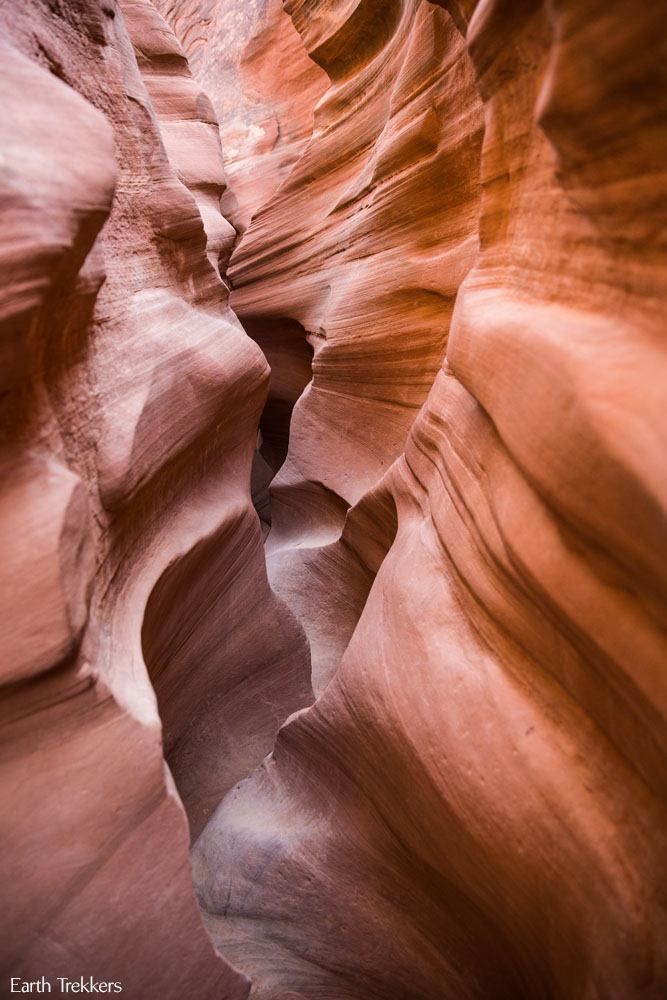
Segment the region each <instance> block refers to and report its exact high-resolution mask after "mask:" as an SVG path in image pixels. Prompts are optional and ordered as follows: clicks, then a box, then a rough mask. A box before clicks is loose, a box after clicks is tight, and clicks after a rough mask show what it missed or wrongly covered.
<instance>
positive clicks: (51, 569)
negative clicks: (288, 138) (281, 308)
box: [0, 0, 311, 1000]
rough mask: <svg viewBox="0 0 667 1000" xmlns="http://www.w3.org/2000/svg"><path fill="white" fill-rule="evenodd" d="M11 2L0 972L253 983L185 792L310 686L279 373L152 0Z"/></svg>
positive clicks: (250, 760) (247, 757)
mask: <svg viewBox="0 0 667 1000" xmlns="http://www.w3.org/2000/svg"><path fill="white" fill-rule="evenodd" d="M0 20H1V22H2V31H3V37H4V40H3V43H2V49H3V69H4V72H3V79H2V83H1V85H0V86H1V87H2V106H3V124H4V125H5V128H4V129H3V135H2V141H1V146H2V174H1V176H0V184H1V191H2V202H3V220H2V232H1V234H0V255H1V257H2V264H3V267H2V275H3V277H2V289H1V297H0V317H1V318H0V322H1V323H2V345H3V362H4V363H3V366H2V378H3V395H2V403H1V405H2V409H3V414H2V442H1V445H0V464H1V466H2V469H3V473H4V474H3V477H2V489H1V493H0V512H1V514H2V545H3V566H2V572H1V582H0V602H1V605H2V621H3V639H4V641H3V649H4V660H3V675H2V681H3V685H4V687H3V698H2V708H1V711H2V716H3V722H4V725H3V731H2V740H1V747H2V750H1V760H2V764H1V767H2V775H1V778H0V780H1V782H2V790H3V859H2V886H3V896H4V898H5V900H6V906H5V908H4V910H3V918H2V949H1V959H2V961H1V963H0V964H1V965H2V969H3V972H2V975H3V977H6V976H9V975H12V976H22V977H24V978H33V979H34V978H37V977H41V976H42V975H45V976H46V977H47V978H50V979H51V980H52V981H54V982H55V978H54V977H55V976H57V975H61V976H70V977H73V976H79V975H81V974H84V975H85V976H86V978H87V977H88V976H90V975H92V976H94V977H95V978H97V979H106V980H112V981H121V982H123V983H124V985H125V989H126V990H127V991H128V992H130V993H131V995H133V996H138V997H139V996H140V997H142V998H150V997H155V998H158V997H174V998H176V997H178V998H182V997H197V998H201V997H208V996H211V997H217V998H219V997H227V998H230V1000H231V998H241V997H244V996H246V995H247V992H248V988H249V983H248V981H247V979H246V978H245V977H244V976H243V975H242V974H240V973H237V972H236V971H235V970H234V969H233V968H232V967H231V966H229V964H228V963H226V962H225V961H223V960H222V959H220V958H219V957H218V956H216V955H215V952H214V950H213V948H212V946H211V944H210V942H209V941H208V939H207V936H206V933H205V931H204V928H203V926H202V923H201V918H200V916H199V913H198V910H197V907H196V903H195V898H194V894H193V892H192V887H191V870H190V864H189V856H188V830H187V822H186V818H185V814H184V812H183V807H182V804H181V798H182V800H183V801H184V803H185V806H186V809H187V811H188V813H189V818H190V822H191V829H192V831H193V833H196V832H197V831H198V829H199V828H200V827H201V825H202V824H203V822H204V821H205V819H206V817H207V815H208V813H209V812H210V810H211V809H212V807H213V806H214V805H215V804H216V803H217V802H218V801H219V800H220V798H221V796H222V795H224V793H225V792H226V791H227V790H228V789H229V788H230V787H232V786H233V784H234V783H235V782H236V781H237V780H238V778H239V777H240V776H243V775H246V774H247V773H248V772H249V771H250V770H251V769H252V768H253V767H254V766H256V765H257V764H258V763H259V762H260V761H261V760H262V758H263V757H264V755H265V754H266V753H267V751H268V750H269V749H270V748H271V746H272V744H273V741H274V738H275V733H276V731H277V728H278V726H279V725H280V724H281V722H282V721H283V720H284V718H285V716H286V715H288V714H289V713H290V712H292V711H293V710H294V709H295V708H298V707H301V706H303V705H305V704H307V703H308V701H309V700H310V698H311V693H310V683H309V658H308V650H307V646H306V642H305V638H304V636H303V632H302V630H301V628H300V627H299V626H298V624H297V623H296V622H295V620H294V619H293V617H292V616H291V615H290V613H289V612H288V611H287V610H286V608H285V607H284V606H283V605H282V604H281V603H280V602H279V601H278V600H277V599H276V598H275V597H274V596H273V594H272V593H271V592H270V590H269V588H268V584H267V580H266V574H265V570H264V562H263V555H262V548H261V531H260V527H259V523H258V521H257V518H256V515H255V513H254V511H253V508H252V506H251V503H250V494H249V479H250V465H251V461H252V457H253V453H254V446H255V438H256V426H257V420H258V417H259V415H260V413H261V411H262V408H263V405H264V401H265V396H266V391H267V379H268V369H267V366H266V362H265V360H264V358H263V356H262V355H261V352H260V351H259V350H258V349H257V347H256V346H255V345H254V344H253V342H252V341H251V340H250V339H249V338H248V337H247V336H246V335H245V333H244V331H243V329H242V328H241V326H240V324H239V323H238V321H237V319H236V317H235V316H234V314H233V313H232V311H231V309H230V308H229V305H228V303H227V287H226V285H225V283H224V282H223V280H222V279H221V277H220V274H219V272H218V263H219V261H220V260H222V261H223V263H224V260H225V257H226V256H227V255H228V254H229V251H230V249H231V242H230V237H233V236H234V232H233V229H232V227H231V226H230V225H229V223H227V222H226V221H225V220H224V219H223V217H222V216H221V215H220V214H219V211H218V209H217V203H218V201H219V196H220V194H221V192H222V191H223V189H224V184H225V182H224V176H223V170H222V160H221V155H220V146H219V137H218V132H217V125H216V123H215V116H214V114H213V112H212V109H211V105H210V102H209V101H208V99H207V98H206V97H205V96H204V95H203V93H202V92H201V91H200V89H199V87H198V86H197V85H195V83H194V82H193V80H192V78H191V76H190V74H189V70H188V68H187V62H186V59H185V56H184V54H183V52H182V49H181V48H180V46H179V44H178V43H177V41H176V38H175V36H174V35H173V32H172V31H171V29H170V28H169V27H168V25H167V23H166V22H165V21H163V20H162V18H161V17H160V16H159V14H158V13H157V11H156V10H155V9H154V8H153V7H152V6H151V5H150V4H149V3H148V2H146V0H137V2H132V0H127V2H123V3H122V4H121V5H120V8H118V7H116V5H115V4H107V3H97V2H95V0H77V2H75V3H70V4H67V5H62V4H53V3H47V2H46V0H44V2H42V0H28V2H26V3H25V4H23V5H21V8H20V9H18V8H16V7H14V6H13V5H11V9H10V5H5V6H3V7H1V8H0ZM128 30H129V34H128ZM232 556H233V558H231V557H232ZM191 572H195V573H196V577H195V579H194V580H193V579H191V577H190V576H189V574H190V573H191ZM166 597H168V598H169V600H168V603H167V604H166V605H165V603H164V602H165V598H166ZM230 618H231V622H230V620H229V619H230ZM221 623H224V634H223V635H222V636H221V633H220V629H221ZM142 640H143V650H142ZM147 667H148V669H147ZM241 678H242V679H243V680H244V682H245V686H244V687H243V688H242V689H239V679H241ZM151 681H152V684H151ZM156 696H157V697H156ZM158 708H159V712H160V715H161V717H162V721H163V725H164V729H163V730H161V726H160V717H159V715H158ZM244 719H245V722H244ZM161 736H163V737H164V749H165V753H166V757H167V759H168V762H169V765H170V767H171V770H172V771H173V773H174V775H175V777H176V781H177V783H178V784H179V786H180V797H179V794H177V792H176V789H175V788H174V784H173V780H172V777H171V774H170V773H169V771H168V770H167V768H166V767H165V763H164V759H163V745H162V739H161ZM225 747H227V748H228V750H227V752H225ZM4 981H5V982H6V978H5V979H4Z"/></svg>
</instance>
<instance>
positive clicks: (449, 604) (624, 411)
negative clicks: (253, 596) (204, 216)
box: [195, 0, 667, 1000]
mask: <svg viewBox="0 0 667 1000" xmlns="http://www.w3.org/2000/svg"><path fill="white" fill-rule="evenodd" d="M284 6H285V9H286V10H287V11H288V13H289V14H290V16H291V17H292V19H293V21H294V24H295V26H296V27H297V29H298V30H299V32H300V33H301V35H302V37H303V40H304V43H305V45H306V48H307V49H308V51H309V53H310V55H311V57H312V58H313V60H315V61H316V62H317V63H318V64H320V65H321V66H322V67H323V68H324V69H325V70H326V71H327V73H328V75H329V77H330V79H331V87H330V89H329V90H328V92H327V93H326V95H325V96H324V98H323V99H322V100H321V101H320V103H319V105H318V107H317V110H316V117H315V127H314V132H313V136H312V139H311V142H310V144H309V145H308V147H307V148H306V150H305V151H304V153H303V154H302V156H301V158H300V159H299V160H298V161H297V162H296V164H295V166H294V168H293V170H292V172H291V174H290V175H289V176H288V178H287V179H286V180H285V181H284V182H283V184H282V185H281V187H280V188H279V189H278V190H277V191H276V192H275V194H274V196H273V197H272V198H271V199H270V200H269V201H268V202H266V203H265V205H264V206H263V207H262V208H261V209H260V210H259V212H257V213H256V215H255V217H254V219H253V222H252V224H251V225H250V227H249V228H248V229H247V231H246V232H245V234H244V236H243V238H242V240H241V241H240V243H239V245H238V246H237V249H236V251H235V253H234V255H233V257H232V261H231V266H230V277H231V282H232V285H233V288H234V291H233V293H232V302H233V304H234V307H235V309H236V310H237V312H238V314H239V315H240V316H241V318H242V319H243V321H244V322H245V323H246V324H247V327H248V329H249V330H250V331H251V333H252V332H253V331H254V330H256V329H259V330H260V331H261V337H257V339H258V340H259V341H260V342H261V343H262V344H263V346H264V345H265V344H270V343H271V337H272V331H275V336H276V338H281V337H282V328H283V327H282V324H284V323H285V322H287V321H289V322H290V323H294V324H299V326H300V327H301V329H302V330H303V337H304V338H305V339H306V340H307V342H308V343H310V345H311V346H312V347H313V349H314V359H313V366H312V374H313V377H312V381H311V382H310V383H309V385H308V387H307V389H306V391H305V392H304V394H303V395H302V396H301V397H300V398H299V400H298V402H297V403H296V406H295V407H294V411H293V414H292V420H291V428H290V431H289V450H288V453H287V457H286V461H285V462H284V464H283V465H282V467H281V469H280V471H279V473H278V475H277V477H276V478H275V480H274V481H273V485H272V502H271V519H272V527H271V531H270V533H269V535H268V539H267V555H268V566H269V574H270V579H271V581H272V584H273V586H274V587H275V589H276V590H277V592H278V593H280V594H282V595H283V596H284V597H285V599H286V600H287V602H288V603H289V604H290V605H291V606H292V608H293V609H294V610H295V612H296V613H297V615H298V616H299V617H300V619H301V621H302V623H303V625H304V628H305V629H306V632H307V634H308V636H309V638H310V641H311V645H312V652H313V668H314V674H313V679H314V683H315V686H316V690H317V691H319V692H322V693H321V694H320V697H319V700H318V701H317V703H316V705H315V706H314V707H313V708H312V709H310V710H308V711H306V712H304V713H301V714H299V715H298V716H297V717H295V718H293V719H292V720H290V721H289V722H288V723H287V725H286V726H285V728H284V729H283V730H282V731H281V734H280V736H279V739H278V743H277V745H276V749H275V752H274V754H273V755H272V757H271V758H270V760H269V761H268V762H266V763H265V764H264V765H263V766H262V768H261V769H260V770H259V771H258V772H257V773H256V775H255V776H254V777H253V778H252V779H250V781H248V782H246V783H244V784H243V785H241V787H240V788H239V789H237V790H235V791H234V792H233V793H232V794H231V795H230V796H228V797H227V799H226V800H225V801H224V802H223V803H222V805H221V807H220V809H219V810H218V813H217V814H216V816H215V817H214V819H213V820H212V821H211V823H210V824H209V826H208V827H207V829H206V831H205V832H204V834H203V836H202V837H201V839H200V840H199V842H198V844H197V845H196V848H195V860H196V863H195V871H196V879H197V882H198V886H199V893H200V897H201V899H202V902H203V906H204V908H205V910H207V911H208V913H209V914H210V916H209V918H208V924H209V926H210V928H211V932H212V934H213V936H214V939H215V940H217V941H218V942H219V944H220V947H221V948H222V949H223V950H224V951H225V952H226V953H227V954H228V955H229V956H230V957H232V959H233V960H234V961H235V962H236V963H237V964H238V965H239V966H240V967H241V968H243V969H244V970H246V971H247V972H249V973H250V974H251V975H252V977H253V979H254V980H255V981H256V983H257V984H258V985H257V996H262V997H265V996H266V997H275V996H288V995H289V996H304V997H310V996H315V995H322V996H334V995H335V996H336V997H343V996H345V997H355V998H357V997H358V998H361V997H365V998H367V997H378V998H380V997H382V998H388V1000H389V998H396V997H401V998H403V997H415V998H416V997H419V998H424V1000H426V998H429V1000H432V998H434V997H443V998H444V997H453V996H454V997H456V998H457V1000H458V998H464V997H485V998H488V997H502V998H505V997H512V998H514V997H562V998H571V997H582V998H584V997H585V998H593V997H595V998H601V997H605V998H612V997H614V998H618V1000H625V998H628V997H639V996H642V997H656V998H657V997H661V996H662V995H663V993H664V992H665V989H667V970H666V968H665V961H666V950H667V949H666V948H665V942H666V941H667V936H666V933H665V931H666V928H665V907H664V899H665V885H666V883H665V877H666V870H665V857H666V854H665V846H666V844H665V839H666V832H667V826H666V822H665V820H666V817H665V792H666V791H667V781H666V778H667V776H666V774H665V755H664V748H665V745H667V744H666V740H665V736H666V733H665V707H666V703H665V670H664V664H665V645H664V624H665V608H664V596H663V595H664V579H663V574H664V565H665V564H664V553H665V551H666V542H667V533H666V531H665V506H666V505H665V500H666V498H667V490H666V486H667V484H666V482H665V476H664V472H665V464H664V444H665V416H664V412H665V411H664V385H665V371H666V368H665V355H664V347H663V345H662V343H661V332H662V329H663V325H664V320H663V315H664V313H663V310H664V297H665V290H666V289H665V239H664V234H665V211H664V206H665V200H664V195H665V168H664V151H665V130H664V122H665V110H666V109H665V93H666V91H665V87H664V82H665V81H664V64H663V63H662V62H661V56H660V52H659V47H658V46H655V45H654V44H653V40H654V39H655V38H657V37H658V36H659V35H660V32H661V27H660V15H659V14H658V12H657V10H656V9H653V10H650V9H648V8H644V9H643V10H641V11H639V10H638V9H637V8H636V7H632V9H630V5H628V4H627V3H623V2H616V3H612V4H605V5H601V4H597V3H590V4H584V5H582V4H578V3H574V2H571V3H570V2H567V0H560V2H558V3H550V4H546V3H544V4H543V3H540V2H538V0H526V2H522V3H518V4H517V3H511V4H510V3H504V2H501V0H494V2H485V3H480V4H479V5H477V6H475V4H474V3H467V4H445V5H444V7H445V8H447V7H448V8H449V9H448V10H445V9H442V10H437V9H436V8H435V7H434V6H432V5H430V4H427V3H419V2H414V3H413V2H409V0H405V2H403V3H387V4H382V3H357V4H350V3H343V2H340V3H328V2H326V3H325V2H323V0H319V2H317V0H287V2H285V4H284ZM295 329H297V328H296V327H295ZM285 364H286V367H287V368H288V367H289V362H286V363H285ZM273 377H274V379H275V377H276V370H275V367H274V373H273ZM346 511H348V513H347V515H346ZM385 553H386V555H385ZM383 557H384V558H383ZM258 872H259V873H261V874H260V875H258V874H257V873H258Z"/></svg>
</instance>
